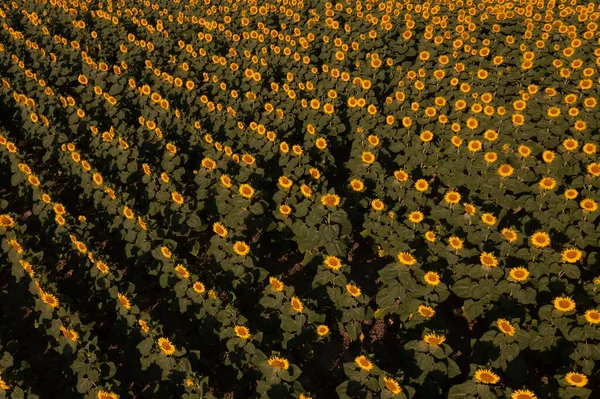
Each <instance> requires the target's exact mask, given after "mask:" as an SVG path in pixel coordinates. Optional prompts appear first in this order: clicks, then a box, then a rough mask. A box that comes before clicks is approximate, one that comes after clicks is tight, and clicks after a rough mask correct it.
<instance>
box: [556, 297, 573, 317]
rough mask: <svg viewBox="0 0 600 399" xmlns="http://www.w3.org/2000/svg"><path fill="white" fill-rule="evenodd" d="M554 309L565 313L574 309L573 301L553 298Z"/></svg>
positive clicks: (567, 298) (566, 298)
mask: <svg viewBox="0 0 600 399" xmlns="http://www.w3.org/2000/svg"><path fill="white" fill-rule="evenodd" d="M553 304H554V309H556V310H558V311H560V312H563V313H566V312H570V311H571V310H573V309H575V301H574V300H572V299H571V298H569V297H566V296H559V297H556V298H554V301H553Z"/></svg>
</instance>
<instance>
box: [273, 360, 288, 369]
mask: <svg viewBox="0 0 600 399" xmlns="http://www.w3.org/2000/svg"><path fill="white" fill-rule="evenodd" d="M271 366H273V367H275V368H276V369H282V368H284V367H285V364H284V363H283V362H282V361H281V360H273V362H272V364H271Z"/></svg>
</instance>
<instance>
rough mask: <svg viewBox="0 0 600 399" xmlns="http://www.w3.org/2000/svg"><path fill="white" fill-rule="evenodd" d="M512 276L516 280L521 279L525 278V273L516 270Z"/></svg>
mask: <svg viewBox="0 0 600 399" xmlns="http://www.w3.org/2000/svg"><path fill="white" fill-rule="evenodd" d="M514 276H515V277H516V278H523V277H525V272H524V271H522V270H517V271H515V272H514Z"/></svg>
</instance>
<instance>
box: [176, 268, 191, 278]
mask: <svg viewBox="0 0 600 399" xmlns="http://www.w3.org/2000/svg"><path fill="white" fill-rule="evenodd" d="M175 271H176V272H177V274H178V275H179V277H181V278H183V279H186V278H188V277H190V272H189V271H188V269H187V268H186V267H185V266H183V265H182V264H179V265H177V266H175Z"/></svg>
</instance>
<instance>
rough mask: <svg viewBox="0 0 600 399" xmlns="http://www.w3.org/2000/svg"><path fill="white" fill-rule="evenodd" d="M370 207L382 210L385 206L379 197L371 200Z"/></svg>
mask: <svg viewBox="0 0 600 399" xmlns="http://www.w3.org/2000/svg"><path fill="white" fill-rule="evenodd" d="M371 208H373V209H374V210H376V211H382V210H383V208H385V204H384V203H383V201H382V200H380V199H374V200H373V201H371Z"/></svg>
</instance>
